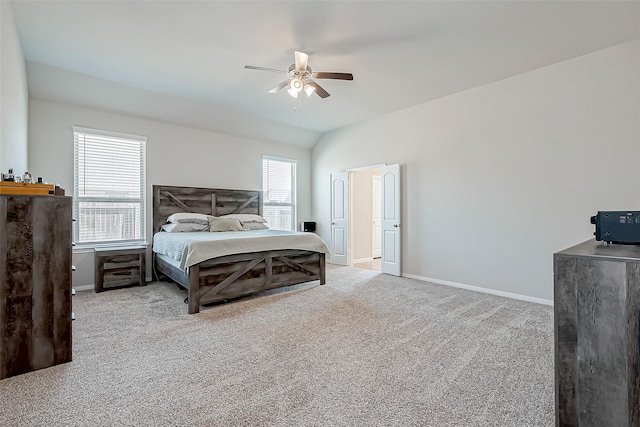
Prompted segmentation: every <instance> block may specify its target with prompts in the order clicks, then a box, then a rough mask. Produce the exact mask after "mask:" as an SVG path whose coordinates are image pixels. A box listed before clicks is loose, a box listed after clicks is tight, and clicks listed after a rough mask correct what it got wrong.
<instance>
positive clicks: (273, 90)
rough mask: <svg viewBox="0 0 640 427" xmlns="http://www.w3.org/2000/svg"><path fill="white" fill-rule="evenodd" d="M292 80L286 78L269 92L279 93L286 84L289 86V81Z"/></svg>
mask: <svg viewBox="0 0 640 427" xmlns="http://www.w3.org/2000/svg"><path fill="white" fill-rule="evenodd" d="M290 81H291V80H285V81H283V82H282V83H280V84H279V85H278V86H276V87H274V88H273V89H271V90H270V91H269V93H277V92H278V91H280V90H282V89H284V88H285V87H286V86H289V82H290Z"/></svg>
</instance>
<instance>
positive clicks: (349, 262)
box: [334, 163, 402, 266]
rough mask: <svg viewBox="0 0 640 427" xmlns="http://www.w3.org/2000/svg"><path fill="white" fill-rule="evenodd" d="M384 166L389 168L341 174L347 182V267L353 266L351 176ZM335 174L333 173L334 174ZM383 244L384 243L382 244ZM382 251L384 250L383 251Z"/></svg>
mask: <svg viewBox="0 0 640 427" xmlns="http://www.w3.org/2000/svg"><path fill="white" fill-rule="evenodd" d="M385 166H390V164H388V163H380V164H376V165H369V166H362V167H358V168H350V169H346V170H344V171H343V172H347V177H348V182H347V187H348V189H349V191H348V193H349V194H348V206H349V210H348V213H347V216H348V218H347V222H348V224H349V230H348V232H347V251H346V252H347V254H346V256H347V265H349V266H351V265H353V256H352V254H353V252H352V250H351V247H352V242H353V231H352V230H353V215H352V212H353V209H352V202H353V197H352V196H353V194H352V191H351V190H352V181H353V180H352V178H351V175H352V173H354V172H362V171H366V170H370V169H381V168H383V167H385ZM399 167H400V169H402V166H401V165H399ZM334 173H335V172H334ZM383 244H384V243H383ZM383 250H384V249H383Z"/></svg>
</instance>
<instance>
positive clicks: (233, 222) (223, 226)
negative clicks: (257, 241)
mask: <svg viewBox="0 0 640 427" xmlns="http://www.w3.org/2000/svg"><path fill="white" fill-rule="evenodd" d="M241 230H242V224H240V220H239V219H238V218H216V217H210V218H209V231H241Z"/></svg>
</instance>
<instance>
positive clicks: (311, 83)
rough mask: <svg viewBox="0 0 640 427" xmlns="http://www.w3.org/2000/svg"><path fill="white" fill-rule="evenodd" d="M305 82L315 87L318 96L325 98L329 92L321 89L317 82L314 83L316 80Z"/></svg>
mask: <svg viewBox="0 0 640 427" xmlns="http://www.w3.org/2000/svg"><path fill="white" fill-rule="evenodd" d="M307 84H308V85H309V86H312V87H314V88H316V91H315V92H316V93H317V94H318V96H319V97H320V98H326V97H328V96H329V92H327V91H326V90H324V89H322V87H321V86H320V85H319V84H318V83H316V82H307Z"/></svg>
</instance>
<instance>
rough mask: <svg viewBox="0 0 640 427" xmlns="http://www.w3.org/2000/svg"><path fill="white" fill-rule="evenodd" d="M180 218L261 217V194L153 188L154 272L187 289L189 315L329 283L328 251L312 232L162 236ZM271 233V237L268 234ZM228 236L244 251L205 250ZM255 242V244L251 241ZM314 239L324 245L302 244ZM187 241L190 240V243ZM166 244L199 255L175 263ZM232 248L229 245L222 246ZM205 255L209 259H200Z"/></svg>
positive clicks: (202, 189) (253, 232)
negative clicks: (229, 302)
mask: <svg viewBox="0 0 640 427" xmlns="http://www.w3.org/2000/svg"><path fill="white" fill-rule="evenodd" d="M176 213H197V214H204V215H211V216H214V217H221V216H224V215H229V214H243V215H260V216H262V214H263V200H262V192H260V191H245V190H228V189H215V188H203V187H177V186H165V185H154V186H153V232H154V247H153V268H154V272H155V274H156V275H158V276H160V275H162V276H166V277H167V278H169V279H171V280H173V281H174V282H176V283H177V284H178V285H179V286H180V287H183V288H185V289H187V300H188V312H189V314H194V313H198V312H199V311H200V306H201V305H205V304H210V303H214V302H218V301H224V300H230V299H234V298H238V297H241V296H244V295H249V294H254V293H257V292H262V291H265V290H269V289H276V288H281V287H285V286H291V285H296V284H300V283H305V282H310V281H315V280H319V281H320V284H321V285H324V284H325V280H326V275H325V254H326V253H328V248H327V247H326V244H324V242H323V241H322V239H320V238H319V237H318V236H317V235H315V234H313V233H297V232H296V233H286V232H275V230H256V231H228V232H226V231H225V232H208V231H203V232H194V233H191V232H189V233H166V232H164V231H161V229H162V226H163V225H165V224H166V221H167V218H168V217H169V216H171V215H173V214H176ZM271 231H272V232H273V233H270V232H271ZM161 233H162V234H161ZM225 233H226V234H229V233H233V237H235V240H240V241H241V246H242V249H241V252H239V253H235V252H229V251H228V250H227V249H225V250H223V251H220V250H219V249H216V248H213V247H212V246H207V245H216V243H207V242H206V241H207V240H208V238H209V236H215V237H216V238H218V239H219V238H221V237H222V234H225ZM266 234H269V237H268V238H264V237H265V236H266ZM284 234H290V235H291V237H284V236H280V235H284ZM169 235H172V236H171V239H173V240H172V241H171V242H170V243H167V242H166V241H165V240H168V239H169V238H170V236H169ZM207 235H209V236H207ZM274 235H275V236H274ZM252 237H255V239H251V238H252ZM272 237H273V238H272ZM283 239H293V240H292V241H293V243H289V242H287V243H284V240H283ZM314 239H315V240H316V243H317V241H319V242H321V244H317V245H315V246H314V245H313V244H312V245H311V246H305V244H301V243H300V242H301V241H303V240H307V241H309V240H314ZM185 240H192V241H191V242H188V243H187V242H185ZM213 240H216V239H213ZM250 240H255V241H256V242H257V246H251V245H253V243H252V242H250ZM163 241H164V244H165V245H167V244H169V245H171V244H174V245H183V246H181V249H180V250H179V251H182V252H183V253H184V254H186V253H187V252H188V253H189V254H193V253H195V254H196V256H195V258H191V257H190V258H189V259H186V258H185V257H182V258H181V259H180V260H177V259H176V257H174V256H170V255H169V254H170V253H171V252H170V251H169V250H168V249H163V248H161V247H160V243H162V242H163ZM234 244H235V243H234ZM184 245H188V249H185V248H187V246H184ZM218 245H219V243H218ZM228 245H229V243H228V242H227V241H225V243H224V244H223V245H222V246H228ZM270 245H271V246H270ZM298 247H302V248H303V249H299V248H298ZM256 248H257V249H256ZM291 248H295V249H291ZM174 249H175V248H174ZM234 250H235V249H234ZM203 251H204V254H205V255H202V253H203ZM246 251H250V252H246ZM212 254H213V255H212ZM210 255H211V257H210Z"/></svg>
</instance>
